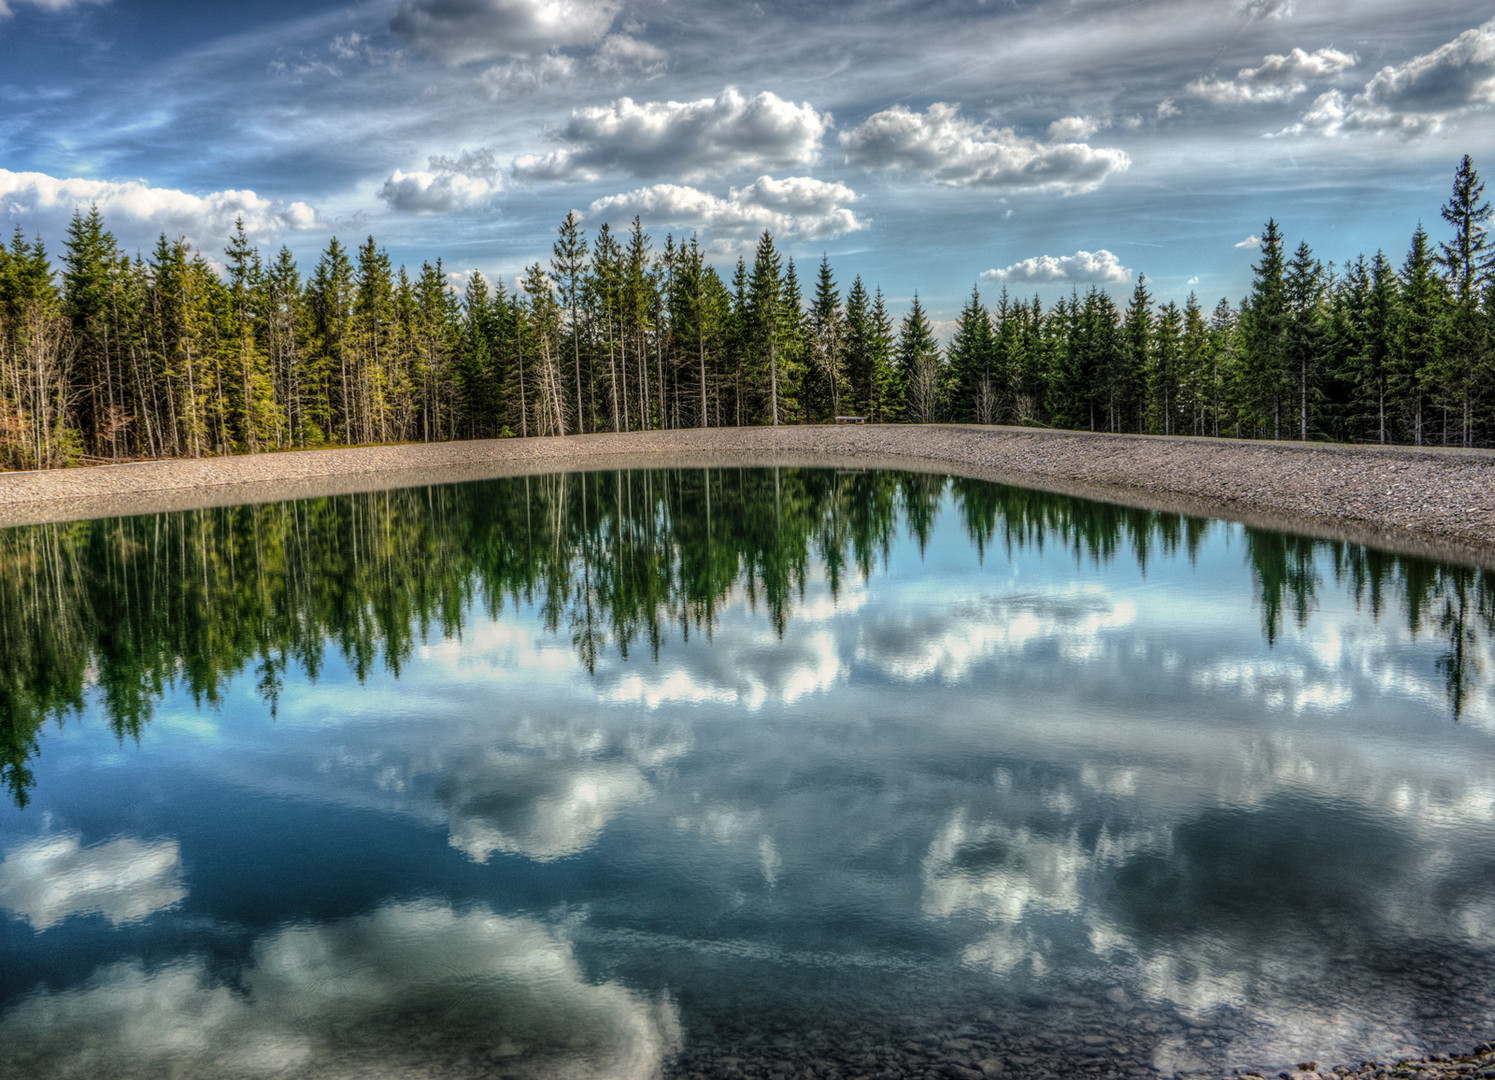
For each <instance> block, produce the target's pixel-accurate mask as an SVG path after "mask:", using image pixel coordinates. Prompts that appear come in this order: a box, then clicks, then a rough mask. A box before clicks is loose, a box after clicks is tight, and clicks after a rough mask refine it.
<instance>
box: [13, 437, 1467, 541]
mask: <svg viewBox="0 0 1495 1080" xmlns="http://www.w3.org/2000/svg"><path fill="white" fill-rule="evenodd" d="M785 456H790V457H793V458H795V459H796V460H799V461H803V462H806V463H810V462H814V463H823V464H825V465H850V464H855V465H860V466H867V465H875V466H897V465H908V464H911V463H914V462H918V463H922V464H938V465H941V466H944V467H946V468H948V470H949V471H950V472H953V473H958V474H961V475H966V476H974V477H978V478H987V479H993V480H1005V481H1008V482H1015V483H1026V484H1031V485H1033V486H1036V487H1049V488H1057V489H1061V490H1067V491H1071V492H1072V493H1074V494H1080V495H1087V494H1088V495H1109V496H1110V497H1111V498H1116V497H1117V496H1118V495H1119V494H1121V493H1127V494H1124V495H1122V497H1123V498H1126V499H1127V501H1129V502H1140V503H1145V504H1149V505H1154V506H1156V508H1159V509H1168V510H1177V511H1182V512H1194V513H1202V514H1206V515H1213V516H1223V517H1232V518H1235V519H1237V520H1246V521H1248V522H1251V523H1259V524H1264V525H1270V524H1275V525H1278V526H1280V527H1285V528H1289V529H1294V530H1296V531H1299V532H1306V533H1311V534H1313V535H1320V536H1324V537H1326V538H1332V539H1347V540H1354V541H1358V542H1361V543H1374V544H1380V545H1383V546H1384V545H1387V544H1390V545H1392V546H1395V547H1398V548H1400V549H1402V550H1406V551H1408V552H1410V553H1417V554H1426V555H1429V556H1432V557H1437V558H1448V559H1454V560H1456V561H1467V560H1469V559H1471V558H1472V559H1474V560H1476V561H1480V562H1485V563H1492V562H1495V507H1492V506H1491V505H1490V503H1491V500H1490V494H1489V493H1490V492H1491V491H1495V451H1490V450H1462V449H1459V450H1453V449H1443V448H1432V447H1423V448H1416V447H1405V446H1397V447H1386V446H1339V445H1334V444H1328V443H1283V442H1264V441H1252V440H1244V439H1242V440H1235V439H1205V438H1193V437H1188V436H1175V437H1161V436H1150V435H1107V434H1097V433H1092V432H1071V431H1049V430H1040V429H1034V428H1011V427H978V426H975V425H960V424H936V425H923V426H921V425H912V424H886V425H878V424H867V425H857V426H855V427H852V426H849V425H848V426H840V427H837V426H825V425H795V426H783V427H777V428H772V427H755V428H707V429H688V430H677V431H653V432H631V433H626V434H596V435H571V436H561V437H549V438H531V439H490V440H474V441H468V442H447V443H423V444H414V445H406V446H376V447H357V448H349V449H338V450H312V451H300V452H293V453H274V454H245V455H240V456H236V457H224V458H202V459H196V460H184V461H147V462H138V463H132V464H125V465H106V466H99V467H90V468H75V469H54V470H50V471H45V472H26V473H5V474H0V527H3V526H8V525H19V524H28V523H32V522H40V521H68V520H77V519H80V518H88V517H101V516H107V515H109V514H118V513H125V512H129V513H147V512H153V511H159V510H174V509H188V508H194V507H204V506H223V505H235V504H238V503H242V502H246V501H251V500H252V501H265V500H270V499H286V498H299V497H305V496H311V495H328V494H341V493H346V492H350V491H370V490H377V489H379V488H384V487H390V486H411V485H418V484H430V483H442V482H450V481H456V480H465V479H477V478H480V477H489V476H504V475H514V474H518V473H529V472H545V471H561V470H565V469H568V468H574V467H577V466H581V465H585V466H586V467H589V468H614V467H622V468H629V467H638V466H643V465H660V464H670V465H684V466H692V465H701V464H713V463H715V464H751V463H753V461H755V460H757V461H771V460H773V459H774V458H777V459H779V460H783V459H784V457H785ZM1388 468H1395V469H1398V479H1397V484H1396V486H1395V487H1393V488H1391V489H1389V492H1388V489H1387V488H1386V486H1385V480H1384V477H1385V473H1386V471H1387V470H1388ZM1383 492H1384V493H1385V494H1383ZM1432 492H1436V493H1437V498H1436V500H1429V499H1428V494H1429V493H1432Z"/></svg>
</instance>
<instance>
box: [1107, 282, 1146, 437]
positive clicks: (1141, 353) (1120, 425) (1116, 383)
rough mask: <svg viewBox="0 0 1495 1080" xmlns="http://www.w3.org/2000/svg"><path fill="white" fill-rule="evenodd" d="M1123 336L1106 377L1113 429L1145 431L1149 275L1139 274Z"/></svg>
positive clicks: (1123, 328) (1124, 323) (1129, 305)
mask: <svg viewBox="0 0 1495 1080" xmlns="http://www.w3.org/2000/svg"><path fill="white" fill-rule="evenodd" d="M1121 335H1122V348H1121V349H1120V350H1118V351H1117V352H1116V353H1115V354H1114V356H1115V360H1116V363H1115V364H1114V365H1113V366H1112V367H1111V369H1110V371H1109V373H1108V378H1107V386H1108V389H1109V391H1110V401H1109V406H1108V410H1109V412H1110V425H1111V430H1112V431H1125V430H1127V428H1128V427H1132V430H1135V431H1145V430H1146V427H1147V423H1146V417H1145V416H1144V413H1145V410H1146V393H1145V391H1146V387H1147V383H1148V378H1149V372H1150V370H1151V368H1152V294H1151V293H1149V292H1148V291H1147V275H1146V274H1138V275H1137V284H1136V287H1135V288H1133V289H1132V299H1131V303H1129V304H1128V305H1127V309H1126V318H1125V321H1124V322H1123V323H1122V327H1121ZM1133 425H1135V426H1133Z"/></svg>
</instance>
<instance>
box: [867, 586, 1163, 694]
mask: <svg viewBox="0 0 1495 1080" xmlns="http://www.w3.org/2000/svg"><path fill="white" fill-rule="evenodd" d="M1136 617H1137V612H1136V608H1135V607H1134V605H1133V604H1132V603H1131V602H1130V601H1114V600H1113V599H1112V598H1111V597H1110V596H1109V595H1108V594H1107V593H1106V592H1104V591H1103V590H1100V589H1094V588H1086V589H1080V588H1078V587H1076V588H1071V589H1067V590H1064V591H1057V592H1054V593H1030V594H1020V595H1014V596H1001V597H991V598H987V599H985V600H982V601H979V602H970V601H966V602H961V603H955V604H953V605H950V606H949V607H947V608H938V609H935V610H934V611H926V612H925V613H922V614H909V613H899V614H896V615H882V616H878V617H875V618H872V619H869V620H866V621H865V623H864V625H863V628H862V632H861V635H860V638H859V639H858V642H857V650H856V655H857V659H858V660H862V661H867V662H870V663H872V664H874V665H876V666H877V667H878V668H880V669H881V670H883V671H885V672H887V673H888V674H889V675H891V676H893V677H894V678H896V679H900V680H902V681H904V682H915V681H918V680H921V679H928V678H932V677H934V676H938V677H940V678H941V679H943V680H944V681H946V682H958V681H960V680H962V679H964V678H966V677H967V676H969V675H970V673H971V671H972V669H973V668H975V667H976V666H977V665H978V664H980V663H982V662H983V661H985V660H988V659H990V658H991V657H993V656H997V655H1001V654H1009V655H1011V654H1017V653H1021V652H1022V651H1024V650H1025V649H1027V648H1030V647H1032V646H1034V645H1037V644H1039V643H1044V642H1053V643H1054V644H1055V645H1056V647H1057V649H1058V651H1059V655H1060V656H1061V657H1063V658H1064V659H1066V660H1071V661H1082V660H1087V659H1092V658H1094V657H1095V656H1097V655H1098V654H1099V649H1100V639H1101V636H1102V635H1103V634H1104V633H1105V632H1106V631H1109V630H1116V629H1120V628H1121V627H1125V626H1128V625H1130V624H1131V623H1132V622H1133V621H1134V620H1135V619H1136Z"/></svg>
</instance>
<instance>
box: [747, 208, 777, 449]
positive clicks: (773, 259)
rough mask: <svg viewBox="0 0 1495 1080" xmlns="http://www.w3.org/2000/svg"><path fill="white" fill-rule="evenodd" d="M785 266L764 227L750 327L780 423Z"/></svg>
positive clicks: (751, 286)
mask: <svg viewBox="0 0 1495 1080" xmlns="http://www.w3.org/2000/svg"><path fill="white" fill-rule="evenodd" d="M782 289H783V269H782V263H781V261H780V258H779V253H778V250H777V249H776V248H775V247H774V243H773V235H772V234H771V233H770V232H769V231H768V230H767V229H764V230H763V235H762V236H760V237H759V238H758V249H757V251H756V253H755V254H754V256H753V273H752V276H751V277H750V278H749V279H748V307H747V313H746V314H747V317H748V328H749V335H750V341H751V347H752V350H753V360H754V364H755V367H756V368H757V369H758V370H759V371H761V372H762V373H763V374H762V378H764V379H766V380H767V383H768V386H767V390H768V416H769V422H770V423H771V424H773V425H774V426H775V427H777V426H778V423H779V348H780V336H781V334H780V331H781V328H782V327H781V324H782V322H783V317H784V312H783V307H782V303H783V298H782V295H781V293H782Z"/></svg>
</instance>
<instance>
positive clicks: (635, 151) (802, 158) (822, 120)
mask: <svg viewBox="0 0 1495 1080" xmlns="http://www.w3.org/2000/svg"><path fill="white" fill-rule="evenodd" d="M830 123H831V118H830V115H829V114H823V113H819V112H816V111H815V109H814V108H813V107H812V106H811V105H810V104H809V103H808V102H806V103H804V104H800V105H795V104H793V103H792V102H788V101H785V100H784V99H782V98H780V97H778V96H777V95H775V94H772V93H768V92H764V93H760V94H757V95H755V96H753V97H746V96H744V95H743V94H742V93H741V92H740V91H739V90H738V89H737V88H736V87H733V86H729V87H727V88H726V89H725V90H723V91H722V92H721V93H720V94H718V95H717V96H716V97H715V98H702V99H700V100H698V101H653V102H643V103H639V102H635V101H634V100H633V99H632V98H626V97H625V98H619V99H618V100H617V101H614V102H612V103H611V104H609V105H602V106H595V107H592V108H586V109H577V110H576V111H575V112H573V113H572V114H571V119H570V121H569V122H568V123H567V124H566V126H565V127H564V128H563V129H562V130H561V131H560V133H559V135H558V138H559V139H560V140H561V141H562V143H564V144H565V145H563V146H562V148H561V149H558V150H554V151H552V152H550V153H548V154H543V155H534V154H529V155H523V156H521V157H519V158H517V159H515V162H514V172H515V175H516V176H519V177H521V178H524V179H533V180H596V179H598V178H600V177H601V176H602V175H603V174H605V173H609V172H624V173H629V174H631V175H633V176H638V177H651V176H661V175H670V176H674V177H678V178H680V179H682V180H692V179H698V178H701V177H704V176H707V175H720V174H723V173H727V172H732V171H736V170H740V169H771V168H781V167H784V166H794V165H807V164H810V163H812V162H814V161H815V160H816V159H817V158H818V157H819V156H820V144H821V140H822V139H823V138H824V137H825V133H826V131H827V130H828V128H829V127H830Z"/></svg>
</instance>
